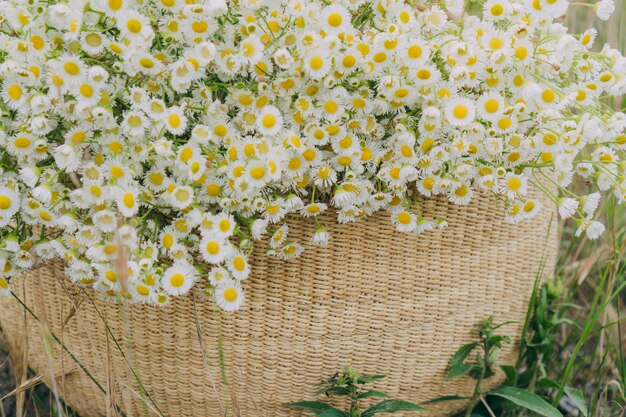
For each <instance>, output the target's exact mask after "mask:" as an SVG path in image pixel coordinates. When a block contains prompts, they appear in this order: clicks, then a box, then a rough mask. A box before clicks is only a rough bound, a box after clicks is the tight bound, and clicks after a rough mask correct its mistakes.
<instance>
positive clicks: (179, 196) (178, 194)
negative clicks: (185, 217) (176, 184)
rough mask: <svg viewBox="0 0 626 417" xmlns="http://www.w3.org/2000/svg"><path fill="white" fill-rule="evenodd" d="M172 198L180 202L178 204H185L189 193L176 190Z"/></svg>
mask: <svg viewBox="0 0 626 417" xmlns="http://www.w3.org/2000/svg"><path fill="white" fill-rule="evenodd" d="M174 197H176V200H178V201H180V202H185V201H187V200H188V199H189V191H187V190H183V189H178V190H176V193H175V194H174Z"/></svg>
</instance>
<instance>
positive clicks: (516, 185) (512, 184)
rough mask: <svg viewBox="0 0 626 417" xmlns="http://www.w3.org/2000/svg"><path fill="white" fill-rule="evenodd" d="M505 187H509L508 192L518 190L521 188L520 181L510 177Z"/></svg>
mask: <svg viewBox="0 0 626 417" xmlns="http://www.w3.org/2000/svg"><path fill="white" fill-rule="evenodd" d="M507 186H508V187H509V190H511V191H517V190H519V189H520V188H522V180H520V179H519V178H517V177H512V178H510V179H509V181H508V183H507Z"/></svg>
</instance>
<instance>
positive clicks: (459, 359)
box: [448, 342, 478, 369]
mask: <svg viewBox="0 0 626 417" xmlns="http://www.w3.org/2000/svg"><path fill="white" fill-rule="evenodd" d="M476 345H478V343H476V342H472V343H468V344H466V345H463V346H461V347H460V348H459V350H457V351H456V353H455V354H454V356H452V359H450V364H449V365H448V367H449V368H450V369H452V368H454V367H456V366H458V365H460V364H462V363H463V362H465V359H467V357H468V356H469V354H470V353H472V350H474V348H475V347H476Z"/></svg>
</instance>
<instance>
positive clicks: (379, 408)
mask: <svg viewBox="0 0 626 417" xmlns="http://www.w3.org/2000/svg"><path fill="white" fill-rule="evenodd" d="M424 410H426V409H425V408H424V407H421V406H419V405H417V404H414V403H410V402H408V401H402V400H383V401H381V402H379V403H378V404H376V405H373V406H371V407H370V408H368V409H367V410H365V411H363V413H362V414H361V417H370V416H373V415H374V414H378V413H395V412H396V411H424Z"/></svg>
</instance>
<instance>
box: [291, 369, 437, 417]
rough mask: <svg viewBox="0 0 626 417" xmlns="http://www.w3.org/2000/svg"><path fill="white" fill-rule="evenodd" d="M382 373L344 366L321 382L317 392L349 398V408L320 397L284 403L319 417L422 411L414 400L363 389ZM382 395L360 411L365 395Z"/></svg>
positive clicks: (346, 416) (351, 416)
mask: <svg viewBox="0 0 626 417" xmlns="http://www.w3.org/2000/svg"><path fill="white" fill-rule="evenodd" d="M384 377H385V376H384V375H362V374H360V373H359V372H357V371H355V370H353V369H352V368H349V367H348V368H345V369H344V370H343V372H340V373H337V374H335V375H334V376H333V377H332V378H330V379H329V380H327V381H324V382H322V385H323V386H324V387H323V388H322V389H320V390H319V391H318V392H317V393H316V395H325V396H326V397H330V396H337V397H346V398H348V399H349V402H350V405H349V409H348V410H346V411H342V410H339V409H338V408H335V407H333V406H332V405H330V404H328V403H325V402H322V401H299V402H295V403H289V404H286V406H287V407H291V408H301V409H305V410H309V411H311V412H313V413H315V414H316V415H318V416H320V417H371V416H373V415H375V414H379V413H394V412H396V411H423V410H425V408H424V407H421V406H419V405H417V404H414V403H411V402H408V401H402V400H394V399H390V398H388V395H387V394H385V393H384V392H380V391H376V390H373V389H366V388H365V387H363V386H364V385H365V384H368V383H370V382H374V381H377V380H380V379H382V378H384ZM372 397H378V398H384V400H382V401H380V402H379V403H377V404H374V405H373V406H371V407H369V408H367V409H366V410H364V411H361V404H360V403H361V401H362V400H364V399H366V398H372Z"/></svg>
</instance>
